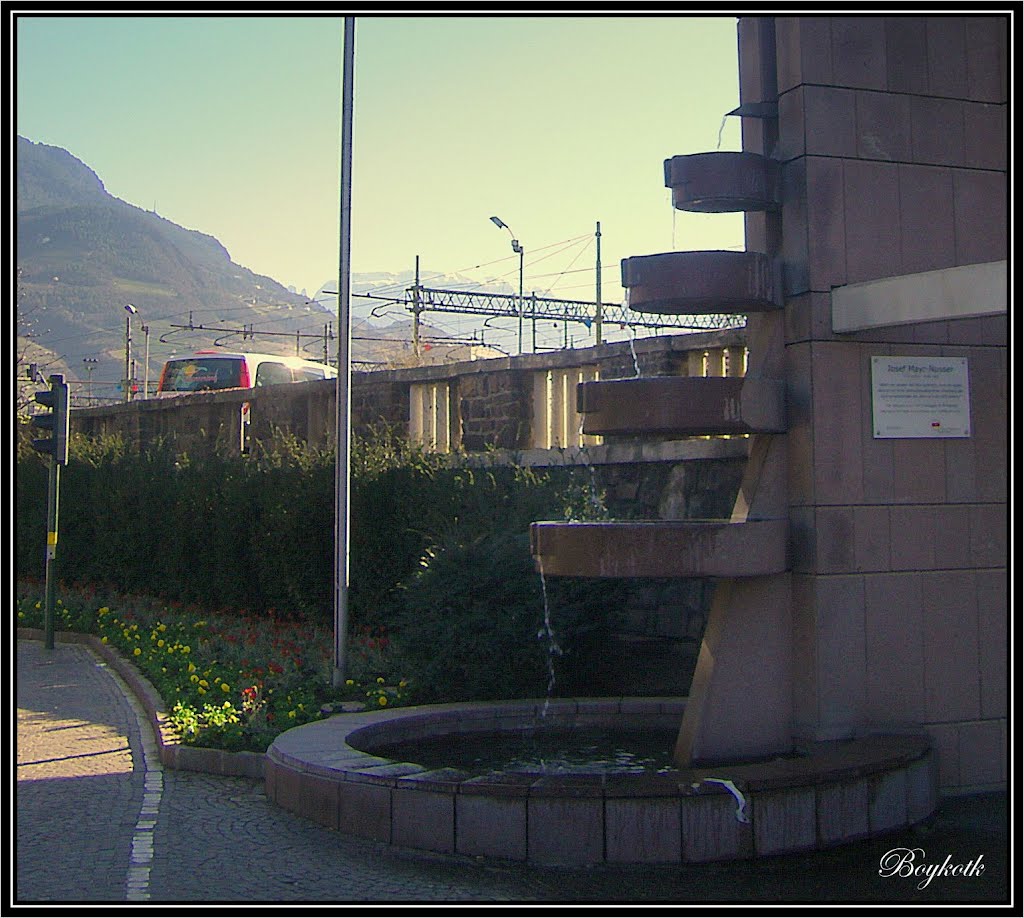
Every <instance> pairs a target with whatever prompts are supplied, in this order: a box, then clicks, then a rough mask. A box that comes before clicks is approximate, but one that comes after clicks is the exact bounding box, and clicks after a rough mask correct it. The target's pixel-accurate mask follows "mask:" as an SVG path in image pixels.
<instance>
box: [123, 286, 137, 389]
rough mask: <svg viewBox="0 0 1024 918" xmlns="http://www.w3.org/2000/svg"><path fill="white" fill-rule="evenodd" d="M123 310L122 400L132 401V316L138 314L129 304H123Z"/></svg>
mask: <svg viewBox="0 0 1024 918" xmlns="http://www.w3.org/2000/svg"><path fill="white" fill-rule="evenodd" d="M124 310H125V312H127V313H128V315H127V316H125V320H124V323H125V324H124V400H125V401H126V402H130V401H131V400H132V316H134V315H137V314H138V312H139V311H138V310H137V309H136V308H135V307H134V306H133V305H132V304H131V303H125V304H124Z"/></svg>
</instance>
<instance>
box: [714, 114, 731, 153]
mask: <svg viewBox="0 0 1024 918" xmlns="http://www.w3.org/2000/svg"><path fill="white" fill-rule="evenodd" d="M728 120H729V115H728V114H725V115H722V123H721V124H720V125H719V126H718V143H717V144H716V145H715V152H716V153H717V152H718V151H719V150H721V149H722V131H724V130H725V123H726V122H727V121H728Z"/></svg>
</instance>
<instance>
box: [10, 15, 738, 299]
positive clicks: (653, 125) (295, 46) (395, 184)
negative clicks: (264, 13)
mask: <svg viewBox="0 0 1024 918" xmlns="http://www.w3.org/2000/svg"><path fill="white" fill-rule="evenodd" d="M15 24H16V32H15V39H16V53H17V80H16V87H15V100H14V101H15V105H16V116H15V118H16V130H17V133H18V134H20V135H22V136H24V137H27V138H28V139H30V140H33V141H36V142H42V143H47V144H52V145H55V146H60V147H63V148H65V149H67V150H68V151H70V152H71V153H72V154H73V155H75V156H76V157H78V158H79V159H81V160H82V161H83V162H85V163H86V164H87V165H88V166H89V167H91V168H92V169H93V170H94V171H95V172H96V173H97V174H98V175H99V177H100V178H101V179H102V180H103V182H104V183H105V185H106V188H107V190H108V191H109V192H110V193H111V194H113V195H115V196H116V197H119V198H122V199H123V200H125V201H128V202H130V203H132V204H135V205H137V206H139V207H143V208H145V209H154V208H155V209H156V210H157V211H158V212H159V213H160V214H161V215H162V216H164V217H166V218H168V219H170V220H172V221H174V222H175V223H178V224H181V225H182V226H185V227H188V228H191V229H197V230H200V231H202V232H204V233H208V234H210V235H213V236H216V237H217V238H218V239H219V240H220V241H221V242H222V243H223V244H224V245H225V246H226V247H227V249H228V251H229V252H230V254H231V257H232V259H233V260H234V261H236V262H238V263H239V264H241V265H244V266H245V267H247V268H250V269H252V270H253V271H256V272H258V273H260V274H266V275H269V276H271V277H273V278H275V279H276V280H278V281H280V282H282V283H284V284H286V285H292V286H294V287H296V288H297V289H299V290H301V289H303V288H305V289H306V290H308V291H309V293H310V294H312V293H313V292H314V291H315V290H316V289H317V288H318V287H319V286H320V285H321V284H322V283H324V282H325V281H327V280H328V279H330V278H333V277H337V274H338V224H339V193H338V185H339V173H340V131H339V125H340V107H341V59H342V44H343V21H342V19H341V18H339V17H323V16H311V17H258V16H250V17H247V16H234V17H214V18H204V17H185V16H177V17H166V16H160V17H152V16H151V17H128V16H109V17H101V16H97V15H92V16H62V17H51V16H24V17H18V18H17V19H16V20H15ZM354 98H355V105H354V143H353V197H352V270H353V272H355V273H363V272H372V271H395V272H397V271H401V270H405V269H411V268H412V266H413V264H414V261H415V257H416V256H417V255H419V256H421V264H422V266H423V269H424V272H425V273H426V272H430V271H446V272H455V271H462V272H464V273H466V274H468V275H469V276H470V277H473V278H479V279H481V280H483V279H485V278H486V277H496V276H497V277H504V278H506V279H507V280H509V282H510V283H513V285H514V284H516V283H517V282H518V256H516V255H514V254H513V252H512V249H511V245H510V236H509V234H508V233H507V232H505V231H504V230H500V229H498V228H496V227H495V226H494V225H493V224H491V223H490V222H489V219H488V218H489V217H490V216H491V215H497V216H500V217H501V218H502V219H503V220H504V221H505V222H506V223H507V224H508V225H509V227H511V229H512V230H513V231H514V232H515V234H516V236H517V237H518V239H519V240H520V241H521V243H522V245H523V246H524V248H525V250H526V256H525V275H526V277H525V289H526V290H527V291H530V290H536V291H537V292H538V294H541V293H542V292H544V291H549V290H550V293H551V294H552V295H556V296H562V297H566V298H570V299H585V300H590V299H593V294H594V286H595V285H594V268H595V250H594V239H593V235H594V229H595V224H596V222H597V221H600V223H601V233H602V238H601V246H602V252H601V254H602V264H603V294H602V298H603V299H604V300H605V301H612V302H614V301H621V298H622V289H621V287H620V286H619V261H620V259H622V258H625V257H629V256H632V255H644V254H651V253H655V252H664V251H670V250H672V249H673V248H675V249H713V248H726V247H735V248H738V247H742V239H743V237H742V218H741V216H740V215H731V214H730V215H698V214H685V213H682V212H678V213H674V212H673V210H672V207H671V203H670V197H669V195H670V193H669V191H668V189H666V188H665V187H664V178H663V172H662V163H663V161H664V160H665V159H666V158H668V157H670V156H673V155H677V154H683V153H696V152H703V151H709V150H714V149H716V148H720V149H723V150H735V149H739V144H740V141H739V119H738V118H728V119H726V123H725V127H724V131H722V133H721V146H720V147H719V132H720V130H721V129H722V124H723V116H724V115H725V113H726V112H727V111H729V110H731V109H733V108H735V107H736V106H737V105H738V104H739V100H738V89H737V73H736V21H735V18H733V17H721V18H711V19H698V18H689V17H685V16H679V17H669V18H664V17H662V18H649V17H640V16H638V17H629V18H609V17H597V16H595V17H586V16H584V17H575V18H567V17H524V16H510V17H505V18H501V17H488V18H474V17H466V18H452V17H420V18H405V17H393V16H369V17H359V18H357V20H356V38H355V79H354ZM567 240H575V242H573V243H572V244H570V245H562V243H565V242H566V241H567ZM477 266H480V267H477Z"/></svg>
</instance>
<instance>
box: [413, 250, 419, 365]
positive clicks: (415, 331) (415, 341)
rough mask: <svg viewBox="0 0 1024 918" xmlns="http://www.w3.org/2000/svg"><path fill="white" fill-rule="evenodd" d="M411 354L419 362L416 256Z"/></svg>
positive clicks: (417, 263) (417, 270) (417, 266)
mask: <svg viewBox="0 0 1024 918" xmlns="http://www.w3.org/2000/svg"><path fill="white" fill-rule="evenodd" d="M412 353H413V357H414V358H415V359H416V363H417V364H419V362H420V256H419V255H417V256H416V286H415V287H413V291H412Z"/></svg>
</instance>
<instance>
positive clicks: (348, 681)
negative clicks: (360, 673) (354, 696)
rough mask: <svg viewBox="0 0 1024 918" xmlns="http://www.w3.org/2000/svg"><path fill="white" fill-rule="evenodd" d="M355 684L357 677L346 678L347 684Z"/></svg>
mask: <svg viewBox="0 0 1024 918" xmlns="http://www.w3.org/2000/svg"><path fill="white" fill-rule="evenodd" d="M355 684H356V681H355V679H346V680H345V685H355Z"/></svg>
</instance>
